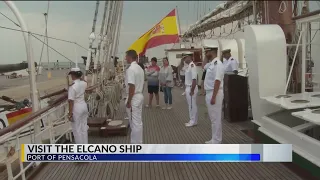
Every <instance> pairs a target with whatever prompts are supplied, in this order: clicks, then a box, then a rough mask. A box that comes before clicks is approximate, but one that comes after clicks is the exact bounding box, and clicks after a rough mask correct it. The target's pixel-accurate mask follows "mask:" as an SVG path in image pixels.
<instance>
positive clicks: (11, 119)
mask: <svg viewBox="0 0 320 180" xmlns="http://www.w3.org/2000/svg"><path fill="white" fill-rule="evenodd" d="M31 112H32V108H24V109H20V110H18V111H14V112H11V113H8V114H6V116H7V119H8V124H9V125H11V124H13V123H15V122H16V121H19V120H21V119H22V118H24V117H26V116H28V115H29V114H31Z"/></svg>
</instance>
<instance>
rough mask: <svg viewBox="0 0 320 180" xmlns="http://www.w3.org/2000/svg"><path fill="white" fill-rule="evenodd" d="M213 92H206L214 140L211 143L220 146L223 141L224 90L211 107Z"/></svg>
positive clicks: (219, 93) (219, 92)
mask: <svg viewBox="0 0 320 180" xmlns="http://www.w3.org/2000/svg"><path fill="white" fill-rule="evenodd" d="M212 94H213V91H212V90H211V91H206V104H207V108H208V115H209V118H210V121H211V128H212V138H211V140H210V142H211V143H212V144H220V143H221V141H222V124H221V121H222V116H221V114H222V102H223V90H219V91H218V94H217V96H216V102H215V104H214V105H211V103H210V101H211V98H212Z"/></svg>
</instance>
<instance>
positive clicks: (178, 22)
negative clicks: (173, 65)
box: [171, 6, 181, 49]
mask: <svg viewBox="0 0 320 180" xmlns="http://www.w3.org/2000/svg"><path fill="white" fill-rule="evenodd" d="M175 10H176V16H177V18H176V23H177V26H178V43H179V44H180V34H181V28H180V20H179V14H178V6H176V8H175ZM175 44H176V43H174V44H173V46H172V47H171V49H172V48H173V47H174V45H175ZM180 48H181V44H180Z"/></svg>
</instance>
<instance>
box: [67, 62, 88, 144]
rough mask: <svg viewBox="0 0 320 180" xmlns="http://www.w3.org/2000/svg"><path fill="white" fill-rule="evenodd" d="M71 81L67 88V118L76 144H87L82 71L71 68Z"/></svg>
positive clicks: (85, 104) (86, 109)
mask: <svg viewBox="0 0 320 180" xmlns="http://www.w3.org/2000/svg"><path fill="white" fill-rule="evenodd" d="M69 75H71V79H72V81H73V83H72V84H71V86H70V87H69V90H68V102H69V120H70V121H71V126H72V132H73V136H74V140H75V143H76V144H88V129H89V127H88V125H87V120H88V115H89V112H88V106H87V103H86V102H85V100H84V93H85V91H86V89H87V82H86V81H83V80H81V77H82V72H81V71H80V69H79V68H72V69H71V71H70V72H69Z"/></svg>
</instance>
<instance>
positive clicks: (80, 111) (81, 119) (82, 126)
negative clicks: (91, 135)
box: [71, 102, 89, 144]
mask: <svg viewBox="0 0 320 180" xmlns="http://www.w3.org/2000/svg"><path fill="white" fill-rule="evenodd" d="M88 115H89V113H88V106H87V103H85V102H83V103H74V105H73V115H72V119H73V121H72V122H71V127H72V132H73V136H74V140H75V143H76V144H88V129H89V126H88V124H87V123H88Z"/></svg>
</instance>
